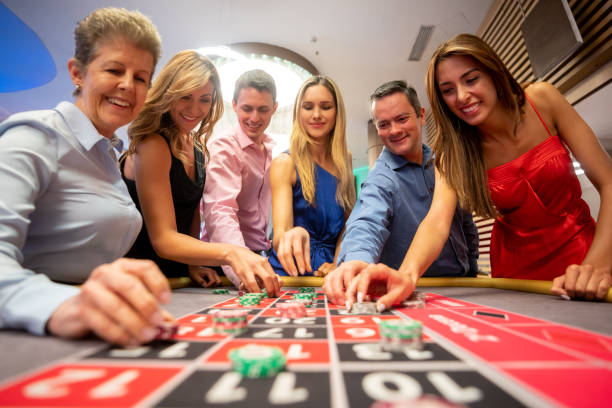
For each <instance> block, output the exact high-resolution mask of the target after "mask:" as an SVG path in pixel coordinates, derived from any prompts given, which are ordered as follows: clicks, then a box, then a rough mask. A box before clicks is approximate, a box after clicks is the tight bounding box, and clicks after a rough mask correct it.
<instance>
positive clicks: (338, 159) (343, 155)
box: [290, 76, 355, 214]
mask: <svg viewBox="0 0 612 408" xmlns="http://www.w3.org/2000/svg"><path fill="white" fill-rule="evenodd" d="M314 85H322V86H324V87H325V88H327V90H329V92H330V93H331V94H332V96H333V97H334V102H335V104H336V123H335V125H334V128H333V129H332V131H331V134H330V138H329V142H328V143H329V144H328V146H327V150H328V152H329V153H330V155H331V160H332V163H333V164H334V167H335V168H336V171H337V175H338V186H337V188H336V201H337V202H338V204H340V206H342V208H343V209H344V213H345V214H349V213H350V212H351V210H352V209H353V206H354V205H355V183H354V181H353V171H352V163H351V161H350V155H349V152H348V149H347V147H346V112H345V109H344V102H343V100H342V95H340V90H339V89H338V86H337V85H336V83H335V82H334V81H333V80H332V79H331V78H328V77H323V76H313V77H311V78H309V79H308V80H307V81H306V82H304V84H303V85H302V87H301V88H300V90H299V91H298V94H297V96H296V98H295V104H294V106H293V130H292V131H291V140H290V155H291V158H292V159H293V162H294V163H295V167H296V169H297V172H298V175H299V177H300V181H301V183H302V192H303V194H304V198H305V199H306V201H307V202H308V203H309V204H310V205H312V206H316V202H315V173H314V159H313V158H312V154H311V153H310V145H311V144H312V143H313V140H312V139H311V138H310V136H309V135H308V133H307V132H306V130H305V129H304V127H303V126H302V123H301V121H300V109H301V107H302V101H303V99H304V94H305V93H306V90H307V89H308V88H310V87H311V86H314Z"/></svg>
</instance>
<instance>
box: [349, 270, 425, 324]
mask: <svg viewBox="0 0 612 408" xmlns="http://www.w3.org/2000/svg"><path fill="white" fill-rule="evenodd" d="M417 280H418V279H413V278H412V277H411V276H410V275H408V274H405V273H400V272H399V271H397V270H396V269H393V268H389V267H388V266H387V265H384V264H371V265H369V266H368V267H367V268H365V269H363V270H362V271H361V273H359V275H357V276H355V277H354V278H353V279H352V281H351V282H350V284H349V286H348V288H347V290H346V298H347V308H349V309H350V308H351V307H352V305H353V303H355V301H357V302H361V301H363V300H364V299H365V298H366V297H370V298H373V297H378V296H380V298H379V299H378V300H377V301H376V308H377V309H378V311H379V312H382V311H383V310H385V309H388V308H390V307H391V306H393V305H395V304H399V303H401V302H402V301H403V300H404V299H406V298H407V297H408V296H410V294H411V293H412V292H414V289H415V287H416V283H417Z"/></svg>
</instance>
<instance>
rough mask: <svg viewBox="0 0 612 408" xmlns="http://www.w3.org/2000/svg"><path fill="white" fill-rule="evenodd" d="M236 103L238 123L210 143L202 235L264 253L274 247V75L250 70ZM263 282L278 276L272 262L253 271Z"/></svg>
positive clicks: (231, 275)
mask: <svg viewBox="0 0 612 408" xmlns="http://www.w3.org/2000/svg"><path fill="white" fill-rule="evenodd" d="M232 106H233V107H234V111H235V112H236V115H237V117H238V126H235V127H233V128H231V129H229V130H227V131H226V132H223V133H222V134H220V135H219V136H218V137H213V138H212V139H211V140H210V142H209V143H208V145H207V147H208V150H209V152H210V162H209V163H208V165H207V166H206V183H205V186H204V225H205V228H204V231H203V236H202V239H203V240H207V241H210V242H222V243H227V244H234V245H239V246H243V247H247V248H249V249H251V250H253V251H255V252H258V253H264V252H266V251H268V249H270V241H269V240H268V237H267V234H266V232H267V229H268V221H269V217H270V207H271V205H272V201H271V193H270V163H271V161H272V146H273V144H274V141H273V140H272V138H270V136H268V135H267V134H265V133H264V131H265V130H266V128H267V127H268V125H269V124H270V120H271V119H272V115H273V114H274V112H275V111H276V108H277V106H278V104H277V102H276V85H275V83H274V79H272V77H271V76H270V75H269V74H267V73H266V72H264V71H262V70H253V71H248V72H245V73H244V74H242V75H241V76H240V77H239V78H238V79H237V80H236V86H235V88H234V98H233V100H232ZM223 271H224V273H225V275H226V276H227V277H228V279H230V280H231V281H232V282H233V283H234V285H236V286H237V287H239V286H240V284H241V283H244V286H245V287H246V288H247V289H251V288H250V287H249V285H248V284H247V281H252V278H253V277H251V276H249V277H246V276H238V275H237V274H236V272H235V271H234V270H233V269H232V268H231V267H230V266H227V265H226V266H223ZM254 273H255V275H256V278H257V279H256V281H257V282H258V284H259V286H260V287H263V281H265V280H266V279H271V278H274V279H277V275H276V274H275V273H274V271H273V270H272V268H271V267H270V268H269V270H265V271H263V270H260V271H254Z"/></svg>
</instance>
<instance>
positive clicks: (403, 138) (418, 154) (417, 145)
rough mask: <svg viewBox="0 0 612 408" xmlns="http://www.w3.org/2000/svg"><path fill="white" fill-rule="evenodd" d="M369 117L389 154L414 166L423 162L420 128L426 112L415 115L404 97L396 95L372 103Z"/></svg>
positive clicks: (422, 111) (400, 94) (398, 93)
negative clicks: (371, 117)
mask: <svg viewBox="0 0 612 408" xmlns="http://www.w3.org/2000/svg"><path fill="white" fill-rule="evenodd" d="M372 116H374V124H375V125H376V129H377V130H378V135H379V136H380V138H381V139H382V142H383V144H384V145H385V147H386V148H387V149H389V151H391V153H393V154H396V155H398V156H402V157H404V158H405V159H407V160H410V161H412V162H415V163H421V161H422V160H423V147H422V136H421V127H422V126H423V124H424V123H425V109H423V108H421V112H419V115H418V116H417V112H415V110H414V107H413V106H412V104H410V102H409V101H408V98H407V97H406V95H404V94H403V93H401V92H396V93H393V94H391V95H387V96H384V97H382V98H380V99H378V100H375V101H374V102H373V103H372Z"/></svg>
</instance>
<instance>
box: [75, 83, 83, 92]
mask: <svg viewBox="0 0 612 408" xmlns="http://www.w3.org/2000/svg"><path fill="white" fill-rule="evenodd" d="M74 92H77V93H78V92H81V84H76V85H75V86H74Z"/></svg>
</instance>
